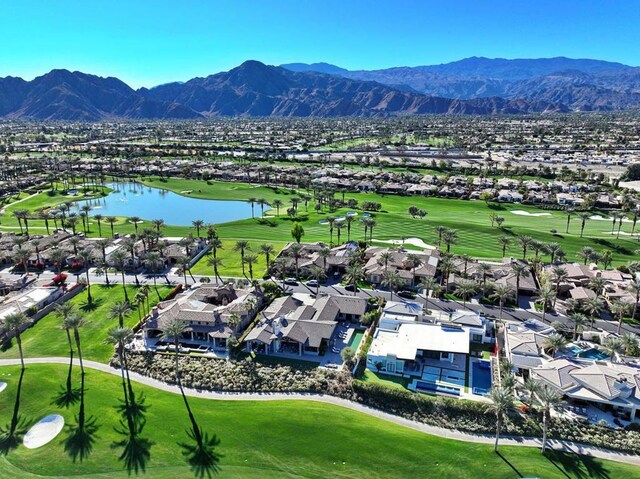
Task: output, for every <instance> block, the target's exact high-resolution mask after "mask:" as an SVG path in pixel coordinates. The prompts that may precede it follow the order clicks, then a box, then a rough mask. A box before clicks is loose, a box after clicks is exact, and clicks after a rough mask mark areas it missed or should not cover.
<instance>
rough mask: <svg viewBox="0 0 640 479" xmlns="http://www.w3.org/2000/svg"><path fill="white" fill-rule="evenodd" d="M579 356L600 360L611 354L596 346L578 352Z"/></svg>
mask: <svg viewBox="0 0 640 479" xmlns="http://www.w3.org/2000/svg"><path fill="white" fill-rule="evenodd" d="M578 357H579V358H585V359H593V360H594V361H599V360H602V359H607V358H608V357H609V355H608V354H607V353H605V352H604V351H600V350H599V349H596V348H589V349H584V350H582V351H580V352H579V353H578Z"/></svg>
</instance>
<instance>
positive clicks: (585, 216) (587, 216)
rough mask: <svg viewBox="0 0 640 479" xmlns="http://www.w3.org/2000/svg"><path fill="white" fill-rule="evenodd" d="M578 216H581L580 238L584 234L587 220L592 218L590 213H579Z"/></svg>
mask: <svg viewBox="0 0 640 479" xmlns="http://www.w3.org/2000/svg"><path fill="white" fill-rule="evenodd" d="M578 217H579V218H580V238H582V235H583V234H584V227H585V225H586V224H587V220H589V219H591V214H590V213H578Z"/></svg>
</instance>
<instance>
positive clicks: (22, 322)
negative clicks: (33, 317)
mask: <svg viewBox="0 0 640 479" xmlns="http://www.w3.org/2000/svg"><path fill="white" fill-rule="evenodd" d="M0 321H2V327H3V329H5V330H6V331H11V332H13V334H14V336H15V338H16V343H17V344H18V353H19V354H20V365H21V366H22V369H24V354H23V353H22V338H21V337H20V332H21V330H22V328H23V327H24V326H26V325H27V324H28V323H29V319H28V318H27V317H26V316H25V314H24V313H21V312H20V313H10V314H8V315H6V316H5V317H4V318H2V319H1V320H0Z"/></svg>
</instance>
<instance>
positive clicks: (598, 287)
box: [589, 276, 607, 297]
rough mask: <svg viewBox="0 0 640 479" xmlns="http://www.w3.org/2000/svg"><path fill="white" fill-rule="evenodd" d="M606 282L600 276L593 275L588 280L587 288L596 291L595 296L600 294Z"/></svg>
mask: <svg viewBox="0 0 640 479" xmlns="http://www.w3.org/2000/svg"><path fill="white" fill-rule="evenodd" d="M606 284H607V281H606V280H605V279H604V278H603V277H601V276H594V277H593V278H591V280H589V288H591V289H592V290H593V292H594V293H596V297H599V296H601V295H602V292H603V291H604V287H605V286H606Z"/></svg>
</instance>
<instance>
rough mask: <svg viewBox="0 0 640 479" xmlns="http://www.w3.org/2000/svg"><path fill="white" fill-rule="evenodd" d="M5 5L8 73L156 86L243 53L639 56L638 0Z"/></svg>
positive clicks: (635, 60)
mask: <svg viewBox="0 0 640 479" xmlns="http://www.w3.org/2000/svg"><path fill="white" fill-rule="evenodd" d="M116 5H117V6H118V8H116V7H115V6H116ZM0 13H1V18H2V27H1V28H0V45H1V47H0V76H6V75H15V76H22V77H23V78H26V79H31V78H33V77H34V76H37V75H40V74H43V73H45V72H47V71H49V70H51V69H52V68H68V69H72V70H81V71H85V72H89V73H95V74H99V75H103V76H107V75H110V76H117V77H118V78H121V79H122V80H124V81H126V82H127V83H129V84H130V85H131V86H133V87H139V86H153V85H156V84H160V83H165V82H168V81H174V80H187V79H189V78H192V77H194V76H205V75H208V74H211V73H216V72H218V71H223V70H228V69H230V68H233V67H234V66H237V65H238V64H240V63H242V62H243V61H244V60H247V59H256V60H260V61H263V62H265V63H269V64H281V63H288V62H298V61H299V62H308V63H311V62H317V61H326V62H329V63H334V64H336V65H339V66H342V67H345V68H349V69H372V68H386V67H391V66H402V65H409V66H415V65H426V64H434V63H445V62H449V61H454V60H458V59H461V58H465V57H469V56H486V57H504V58H537V57H549V56H568V57H573V58H596V59H603V60H611V61H619V62H622V63H627V64H631V65H640V48H639V47H638V40H639V39H640V22H639V20H640V1H638V0H554V1H550V0H503V1H495V0H468V1H459V0H448V1H445V0H443V1H433V0H393V1H391V0H316V1H312V0H298V1H294V0H235V1H234V0H229V1H227V0H208V1H207V0H199V1H197V0H179V1H178V0H176V1H173V2H171V1H165V0H154V1H150V0H149V1H146V0H145V1H142V0H140V1H136V0H101V1H92V0H84V1H70V0H55V1H54V0H0Z"/></svg>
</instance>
